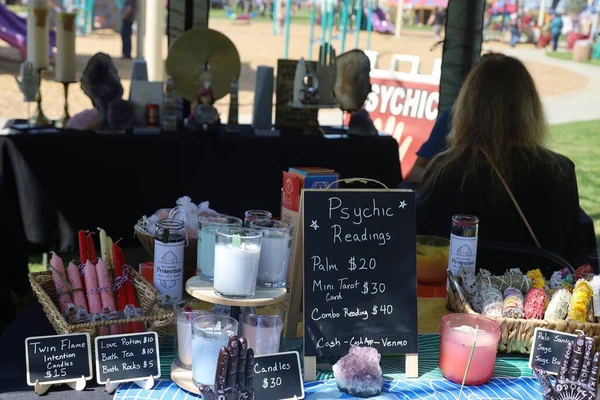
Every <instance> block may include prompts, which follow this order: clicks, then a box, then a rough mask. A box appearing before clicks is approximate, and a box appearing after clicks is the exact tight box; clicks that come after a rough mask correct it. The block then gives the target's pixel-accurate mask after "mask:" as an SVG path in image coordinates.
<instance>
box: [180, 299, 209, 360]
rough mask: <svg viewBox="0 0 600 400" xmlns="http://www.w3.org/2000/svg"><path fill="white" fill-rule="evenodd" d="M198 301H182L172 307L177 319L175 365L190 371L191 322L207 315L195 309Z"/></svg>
mask: <svg viewBox="0 0 600 400" xmlns="http://www.w3.org/2000/svg"><path fill="white" fill-rule="evenodd" d="M199 304H200V302H199V301H194V300H184V301H181V302H179V303H177V304H174V305H173V308H174V311H175V315H176V317H177V342H176V347H175V348H176V349H177V353H176V354H177V357H176V358H175V363H176V364H177V365H178V366H180V367H181V368H186V369H192V354H193V353H192V321H193V320H194V319H195V318H196V317H199V316H201V315H207V314H208V313H207V312H206V311H204V310H200V309H195V307H198V306H199Z"/></svg>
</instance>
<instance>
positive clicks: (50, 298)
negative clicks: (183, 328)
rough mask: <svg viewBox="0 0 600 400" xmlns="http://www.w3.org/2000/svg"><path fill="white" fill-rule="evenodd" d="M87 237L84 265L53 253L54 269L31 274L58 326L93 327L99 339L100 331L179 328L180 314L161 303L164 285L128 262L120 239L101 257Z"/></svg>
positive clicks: (65, 329) (65, 330)
mask: <svg viewBox="0 0 600 400" xmlns="http://www.w3.org/2000/svg"><path fill="white" fill-rule="evenodd" d="M82 232H83V231H81V232H80V236H81V233H82ZM90 236H91V235H88V238H89V237H90ZM101 238H102V236H101ZM83 242H84V243H87V244H88V246H86V245H85V244H84V246H85V247H84V248H83V249H82V248H81V244H82V241H81V240H80V261H82V262H81V264H80V265H78V264H76V263H75V262H73V261H71V262H69V263H68V265H65V264H64V262H63V260H62V259H61V258H60V257H59V256H58V255H57V254H56V253H52V257H51V260H50V270H49V271H44V272H35V273H30V274H29V282H30V284H31V288H32V290H33V293H34V294H35V296H36V297H37V299H38V301H39V302H40V303H41V304H42V307H43V308H44V311H45V313H46V316H47V317H48V320H49V321H50V323H51V324H52V326H53V327H54V329H55V330H56V332H57V333H59V334H69V333H89V334H90V337H91V338H92V340H93V339H94V338H95V337H96V336H97V335H110V334H120V333H136V332H144V331H154V332H156V333H157V334H158V337H159V339H160V340H162V339H164V338H165V337H166V336H167V335H168V334H169V333H170V331H171V330H172V329H173V328H174V323H175V319H174V314H173V312H172V311H166V310H164V309H162V308H161V307H160V306H159V303H158V291H157V290H156V289H154V287H153V286H152V285H150V284H149V283H148V281H146V280H145V279H144V278H143V277H141V276H140V275H139V274H138V273H137V272H136V271H135V270H134V269H133V268H131V267H129V266H128V265H126V264H125V257H124V255H123V251H122V250H121V249H120V247H119V245H118V242H117V243H115V244H113V245H112V246H111V250H110V251H109V250H107V249H106V248H104V247H105V246H102V247H103V251H102V252H103V254H104V258H97V257H96V255H95V250H94V247H93V243H92V247H91V248H90V247H89V244H90V243H91V241H86V240H84V241H83ZM101 245H102V243H101Z"/></svg>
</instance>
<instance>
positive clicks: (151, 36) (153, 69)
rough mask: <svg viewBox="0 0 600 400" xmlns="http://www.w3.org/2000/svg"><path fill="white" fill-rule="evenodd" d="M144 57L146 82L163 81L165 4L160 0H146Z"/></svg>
mask: <svg viewBox="0 0 600 400" xmlns="http://www.w3.org/2000/svg"><path fill="white" fill-rule="evenodd" d="M144 11H145V14H146V15H145V16H146V21H145V25H144V26H145V27H146V26H147V27H150V28H149V29H145V34H146V37H145V45H146V48H145V49H144V55H145V58H146V61H147V63H148V80H149V81H150V82H159V81H162V80H163V79H164V64H165V62H164V61H163V57H162V55H163V52H162V50H163V36H164V34H165V4H164V2H163V1H162V0H147V1H146V4H145V9H144Z"/></svg>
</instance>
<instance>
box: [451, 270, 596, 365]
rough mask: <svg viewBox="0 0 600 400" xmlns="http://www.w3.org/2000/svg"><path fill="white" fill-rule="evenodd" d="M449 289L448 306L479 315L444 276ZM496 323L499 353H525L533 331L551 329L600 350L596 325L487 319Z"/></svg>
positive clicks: (460, 290) (458, 286)
mask: <svg viewBox="0 0 600 400" xmlns="http://www.w3.org/2000/svg"><path fill="white" fill-rule="evenodd" d="M448 279H449V280H450V290H448V303H449V304H450V306H451V307H452V309H453V310H454V312H458V313H466V314H475V315H479V314H478V313H476V312H475V311H473V308H471V305H470V304H469V302H468V300H467V299H468V297H467V295H466V293H465V292H464V290H463V288H462V287H461V286H460V284H459V283H458V280H457V279H456V277H455V276H454V275H452V274H451V273H448ZM491 319H493V320H495V321H496V322H498V324H500V330H501V334H500V343H499V345H498V351H501V352H503V353H513V352H515V353H523V354H529V352H530V350H531V344H532V342H533V332H534V330H535V328H544V329H552V330H555V331H559V332H565V333H573V334H577V333H578V332H577V331H583V332H584V333H585V335H586V336H589V337H593V338H594V339H595V340H596V350H599V351H600V324H596V323H592V322H576V321H545V320H539V319H515V318H491Z"/></svg>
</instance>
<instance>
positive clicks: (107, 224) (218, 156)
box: [0, 133, 401, 293]
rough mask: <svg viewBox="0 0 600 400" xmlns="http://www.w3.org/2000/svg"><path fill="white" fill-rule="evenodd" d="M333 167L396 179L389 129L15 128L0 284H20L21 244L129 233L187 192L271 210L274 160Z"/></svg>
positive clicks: (46, 245)
mask: <svg viewBox="0 0 600 400" xmlns="http://www.w3.org/2000/svg"><path fill="white" fill-rule="evenodd" d="M298 166H306V167H308V166H321V167H329V168H334V169H335V170H336V171H338V172H339V173H341V175H342V177H344V178H351V177H368V178H373V179H377V180H379V181H381V182H383V183H385V184H386V185H388V186H389V187H396V186H397V185H398V184H399V183H400V182H401V174H400V164H399V161H398V144H397V142H396V141H395V140H394V139H393V138H391V137H386V136H383V137H371V138H340V139H326V138H323V137H303V136H294V135H284V136H282V137H281V138H280V137H256V136H242V137H223V136H220V137H210V136H206V135H201V134H192V133H187V134H183V133H180V134H173V135H167V134H162V135H143V136H142V135H138V136H135V135H119V134H96V133H61V134H35V135H33V134H27V133H23V134H17V135H12V136H4V137H0V205H1V207H0V269H1V271H2V274H3V275H2V276H3V278H2V279H0V282H1V283H0V291H1V292H4V293H6V291H4V290H3V289H6V288H7V287H10V288H11V289H13V290H16V291H17V292H22V291H23V290H25V289H26V288H27V287H28V284H27V281H26V271H27V270H26V267H27V254H28V252H29V251H31V250H32V245H34V246H37V249H38V250H40V251H48V250H51V249H54V250H57V251H61V252H64V251H72V250H74V249H75V248H76V247H75V246H76V244H77V243H76V242H77V231H78V230H79V229H95V228H96V227H98V226H100V227H102V228H104V229H106V231H107V232H108V233H109V235H110V236H111V237H112V238H113V239H115V240H116V239H118V238H120V237H123V239H124V242H123V244H124V245H128V244H134V243H137V242H136V241H135V239H133V237H132V236H133V226H134V225H135V223H136V222H137V221H138V220H139V219H140V217H141V216H142V215H150V214H152V213H154V212H155V211H156V210H157V209H158V208H161V207H170V206H173V205H174V203H175V200H176V199H177V198H178V197H180V196H183V195H188V196H190V197H191V198H192V200H194V201H196V202H200V201H205V200H209V201H210V206H211V208H213V209H215V210H217V211H219V212H223V213H228V214H232V215H236V216H243V213H244V211H245V210H248V209H266V210H269V211H271V212H272V213H273V214H274V215H279V213H280V211H279V210H280V201H281V186H282V175H281V171H282V170H287V169H288V168H289V167H298Z"/></svg>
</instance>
